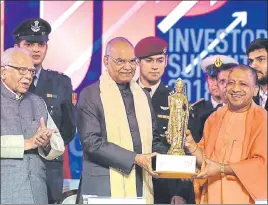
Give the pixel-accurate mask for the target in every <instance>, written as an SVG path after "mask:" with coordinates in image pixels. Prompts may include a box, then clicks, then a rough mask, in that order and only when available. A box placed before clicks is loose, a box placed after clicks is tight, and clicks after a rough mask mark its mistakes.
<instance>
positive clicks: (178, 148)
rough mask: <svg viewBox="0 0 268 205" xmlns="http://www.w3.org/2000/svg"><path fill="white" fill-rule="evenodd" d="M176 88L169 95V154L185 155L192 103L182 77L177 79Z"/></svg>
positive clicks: (167, 136)
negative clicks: (186, 92) (187, 95)
mask: <svg viewBox="0 0 268 205" xmlns="http://www.w3.org/2000/svg"><path fill="white" fill-rule="evenodd" d="M175 90H176V92H175V93H174V94H173V95H170V96H168V106H169V111H170V114H169V122H168V130H167V132H166V138H167V141H168V143H169V144H170V145H171V146H170V149H169V151H168V154H171V155H185V152H184V149H183V146H184V139H185V137H186V130H187V126H188V119H189V113H190V109H191V105H190V103H189V101H188V99H187V97H186V94H185V86H184V82H183V80H182V79H181V78H178V79H177V80H176V85H175Z"/></svg>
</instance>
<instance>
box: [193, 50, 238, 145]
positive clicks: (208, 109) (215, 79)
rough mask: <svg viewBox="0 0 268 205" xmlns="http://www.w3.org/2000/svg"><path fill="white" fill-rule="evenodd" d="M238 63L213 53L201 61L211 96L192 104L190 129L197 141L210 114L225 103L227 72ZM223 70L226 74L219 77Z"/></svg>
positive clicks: (230, 58)
mask: <svg viewBox="0 0 268 205" xmlns="http://www.w3.org/2000/svg"><path fill="white" fill-rule="evenodd" d="M236 65H238V62H237V61H236V60H235V59H233V58H232V57H229V56H225V55H212V56H209V57H207V58H205V59H204V60H203V61H202V62H201V65H200V66H201V68H202V70H203V71H204V72H205V73H206V75H207V83H208V88H209V92H210V94H211V98H210V100H208V101H206V100H204V99H203V98H202V99H201V100H198V101H197V102H195V103H194V104H193V105H192V108H193V114H192V116H191V117H190V120H189V129H190V130H191V132H192V135H193V137H194V140H195V141H196V142H199V141H200V139H201V138H202V135H203V128H204V125H205V122H206V120H207V118H208V117H209V116H210V114H212V113H213V112H214V111H215V110H217V108H219V107H221V106H223V105H224V93H223V92H224V88H225V86H226V83H227V78H228V72H227V73H225V72H226V71H227V70H229V69H230V68H232V67H235V66H236ZM221 71H223V72H222V74H223V73H224V74H223V75H222V76H220V78H219V73H221Z"/></svg>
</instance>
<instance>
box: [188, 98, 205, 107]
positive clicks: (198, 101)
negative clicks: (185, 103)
mask: <svg viewBox="0 0 268 205" xmlns="http://www.w3.org/2000/svg"><path fill="white" fill-rule="evenodd" d="M204 101H205V98H201V99H199V100H197V101H196V102H194V103H193V104H192V105H191V106H192V107H193V106H195V105H197V104H199V103H200V102H204Z"/></svg>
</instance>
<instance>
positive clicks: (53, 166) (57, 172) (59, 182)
mask: <svg viewBox="0 0 268 205" xmlns="http://www.w3.org/2000/svg"><path fill="white" fill-rule="evenodd" d="M50 32H51V27H50V25H49V23H48V22H46V21H45V20H43V19H40V18H37V19H29V20H26V21H24V22H22V23H21V24H20V25H19V26H18V27H17V28H16V29H15V31H14V32H13V34H14V35H15V38H16V40H17V41H19V40H26V41H28V42H30V43H36V42H37V43H39V42H46V41H48V35H49V33H50ZM29 91H30V92H32V93H34V94H36V95H38V96H40V97H42V98H43V99H44V101H45V102H46V105H47V108H48V111H49V113H50V115H51V117H52V119H53V120H54V122H55V124H56V125H57V127H58V129H59V131H60V133H61V136H62V138H63V140H64V143H65V145H66V144H68V143H69V142H70V141H71V140H72V139H73V137H74V135H75V130H76V127H75V120H74V106H73V104H72V91H73V90H72V84H71V79H70V78H69V77H68V76H66V75H64V74H62V73H58V72H56V71H51V70H45V69H43V68H42V69H40V70H39V71H38V74H37V76H34V78H33V82H32V84H31V86H30V89H29ZM45 164H46V169H47V187H48V198H49V202H50V203H53V202H55V201H57V200H59V199H60V197H61V195H62V188H63V158H62V157H58V158H56V159H55V160H53V161H45Z"/></svg>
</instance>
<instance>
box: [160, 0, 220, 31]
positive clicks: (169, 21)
mask: <svg viewBox="0 0 268 205" xmlns="http://www.w3.org/2000/svg"><path fill="white" fill-rule="evenodd" d="M197 3H198V0H197V1H181V2H180V3H179V5H178V6H176V8H174V9H173V10H172V11H171V12H170V13H169V14H168V15H167V16H166V17H165V18H164V19H163V20H162V21H161V22H160V23H159V24H158V25H157V27H158V28H159V30H160V31H161V32H162V33H166V32H167V31H168V30H169V29H170V28H171V27H172V26H173V25H174V24H175V23H177V22H178V21H179V20H180V19H181V18H182V17H183V16H184V15H185V14H186V13H187V12H188V11H190V10H191V8H193V7H194V6H195V5H196V4H197ZM216 3H217V0H211V1H210V6H213V5H214V4H216Z"/></svg>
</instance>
